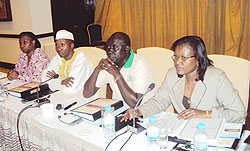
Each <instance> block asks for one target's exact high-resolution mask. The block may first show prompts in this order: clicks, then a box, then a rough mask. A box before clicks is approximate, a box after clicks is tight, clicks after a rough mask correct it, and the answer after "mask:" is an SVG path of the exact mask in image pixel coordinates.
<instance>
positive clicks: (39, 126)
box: [0, 92, 213, 151]
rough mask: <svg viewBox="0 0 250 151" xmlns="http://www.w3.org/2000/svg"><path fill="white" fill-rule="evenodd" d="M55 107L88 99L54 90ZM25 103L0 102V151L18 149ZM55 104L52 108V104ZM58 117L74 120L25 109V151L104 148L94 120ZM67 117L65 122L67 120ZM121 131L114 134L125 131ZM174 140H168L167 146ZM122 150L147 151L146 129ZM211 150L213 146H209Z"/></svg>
mask: <svg viewBox="0 0 250 151" xmlns="http://www.w3.org/2000/svg"><path fill="white" fill-rule="evenodd" d="M50 100H51V103H53V104H54V105H55V106H56V105H57V104H58V103H61V104H62V105H63V106H66V105H68V104H70V103H72V102H75V101H76V102H78V103H77V105H75V106H74V108H75V107H77V106H80V105H82V104H85V103H87V102H89V101H91V99H85V98H83V97H82V94H64V93H60V92H56V93H54V94H52V95H51V97H50ZM25 106H27V104H26V105H25V104H22V103H21V101H20V99H18V98H15V97H12V96H8V97H6V98H5V102H0V151H20V150H21V148H20V143H19V141H18V138H17V128H16V122H17V115H18V113H19V112H20V111H21V109H22V108H24V107H25ZM55 106H54V107H55ZM58 116H61V117H62V119H63V120H66V122H69V121H72V120H74V119H73V118H72V120H71V118H69V117H68V116H64V111H63V110H60V111H58V110H55V112H54V114H53V116H52V117H50V118H46V117H44V116H43V115H42V113H41V109H40V108H33V109H28V110H27V111H25V112H24V113H23V114H22V116H21V119H20V134H21V138H22V144H23V146H24V149H25V151H103V150H104V148H105V147H106V146H107V144H108V143H109V141H108V140H106V139H105V138H104V136H103V134H102V128H101V127H99V126H98V124H99V123H98V122H100V121H96V122H95V123H92V122H89V121H86V120H84V121H83V122H81V123H80V124H78V125H74V126H69V125H67V124H64V123H62V122H60V121H59V120H58ZM67 120H68V121H67ZM125 130H126V128H124V129H122V130H120V131H119V132H118V133H117V134H120V133H122V132H123V131H125ZM130 134H131V133H130V132H127V133H126V134H124V135H122V136H120V137H118V139H116V140H115V141H114V142H112V144H111V145H110V146H109V149H108V150H109V151H117V150H119V149H120V147H121V146H122V145H123V143H124V142H125V141H126V140H127V139H128V137H129V136H130ZM174 145H175V143H173V142H169V143H168V149H167V150H170V149H172V148H173V146H174ZM122 150H124V151H134V150H142V151H144V150H147V138H146V135H145V131H144V132H142V133H140V134H138V135H133V136H132V137H131V139H130V140H129V141H128V142H127V144H126V145H125V146H124V147H123V149H122ZM209 150H213V149H209Z"/></svg>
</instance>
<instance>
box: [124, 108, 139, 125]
mask: <svg viewBox="0 0 250 151" xmlns="http://www.w3.org/2000/svg"><path fill="white" fill-rule="evenodd" d="M138 116H141V112H140V110H139V109H137V110H135V117H138ZM132 119H133V108H129V109H127V111H126V114H125V115H124V116H123V118H122V119H121V122H123V121H125V122H127V120H132Z"/></svg>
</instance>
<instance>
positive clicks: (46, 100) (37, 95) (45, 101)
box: [36, 74, 59, 107]
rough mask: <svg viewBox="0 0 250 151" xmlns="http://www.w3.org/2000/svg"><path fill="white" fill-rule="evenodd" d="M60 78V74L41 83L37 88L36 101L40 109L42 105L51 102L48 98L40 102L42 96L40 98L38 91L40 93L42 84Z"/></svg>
mask: <svg viewBox="0 0 250 151" xmlns="http://www.w3.org/2000/svg"><path fill="white" fill-rule="evenodd" d="M58 77H59V75H58V74H55V75H54V76H53V77H51V78H49V79H47V80H45V81H43V82H41V83H40V84H39V85H38V86H37V91H36V97H37V100H36V102H37V103H38V104H37V106H38V107H40V106H41V105H42V104H45V103H50V100H49V99H48V98H45V99H44V100H40V99H39V97H40V96H39V93H38V91H39V89H40V86H41V85H42V84H44V83H46V82H48V81H50V80H52V79H57V78H58Z"/></svg>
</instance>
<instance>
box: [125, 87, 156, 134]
mask: <svg viewBox="0 0 250 151" xmlns="http://www.w3.org/2000/svg"><path fill="white" fill-rule="evenodd" d="M154 87H155V84H154V83H151V84H150V85H149V87H148V89H147V91H146V92H145V93H144V94H143V95H142V96H141V97H140V98H139V100H138V101H137V102H136V104H135V107H134V109H133V126H130V125H128V129H129V131H130V132H132V133H135V134H138V133H140V132H142V131H143V130H144V129H145V128H144V127H143V126H141V125H140V124H138V123H135V110H136V109H137V107H138V105H139V104H140V103H141V101H142V100H143V98H144V96H145V95H146V94H147V93H148V92H149V91H151V90H152V89H153V88H154Z"/></svg>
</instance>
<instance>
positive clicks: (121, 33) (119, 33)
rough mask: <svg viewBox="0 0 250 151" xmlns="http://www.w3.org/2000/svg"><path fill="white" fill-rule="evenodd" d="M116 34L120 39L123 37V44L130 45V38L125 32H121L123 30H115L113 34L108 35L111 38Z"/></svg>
mask: <svg viewBox="0 0 250 151" xmlns="http://www.w3.org/2000/svg"><path fill="white" fill-rule="evenodd" d="M118 35H119V36H121V37H122V39H123V41H124V43H125V45H126V46H129V47H130V45H131V43H130V38H129V36H128V35H127V34H126V33H123V32H115V33H113V34H112V35H111V36H110V38H111V37H114V36H118ZM110 38H109V39H110Z"/></svg>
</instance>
